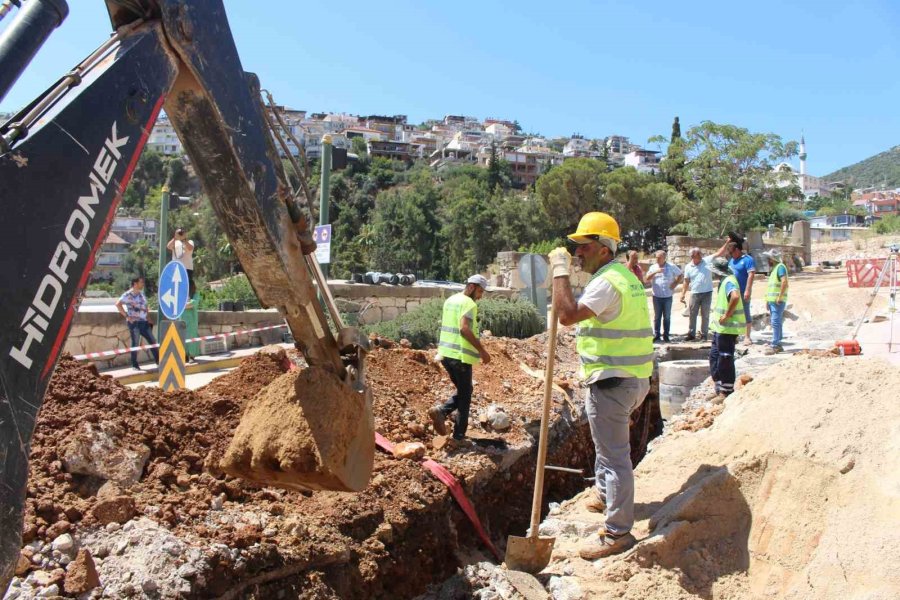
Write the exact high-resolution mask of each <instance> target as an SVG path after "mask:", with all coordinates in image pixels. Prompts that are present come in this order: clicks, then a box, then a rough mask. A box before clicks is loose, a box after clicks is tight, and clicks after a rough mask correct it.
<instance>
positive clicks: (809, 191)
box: [775, 135, 834, 200]
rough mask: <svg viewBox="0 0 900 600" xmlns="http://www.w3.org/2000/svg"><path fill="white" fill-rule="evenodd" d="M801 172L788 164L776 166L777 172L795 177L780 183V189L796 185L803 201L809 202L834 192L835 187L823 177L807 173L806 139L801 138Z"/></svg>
mask: <svg viewBox="0 0 900 600" xmlns="http://www.w3.org/2000/svg"><path fill="white" fill-rule="evenodd" d="M799 158H800V171H799V172H798V171H797V170H796V169H795V168H794V166H793V165H791V164H790V163H787V162H783V163H779V164H778V165H776V166H775V170H776V171H784V172H786V173H789V174H791V175H792V176H793V177H792V178H791V179H789V180H788V181H784V182H781V183H779V186H780V187H786V186H788V185H791V183H793V184H796V185H797V187H799V188H800V193H801V194H803V199H804V200H808V199H810V198H813V197H815V196H827V195H828V194H830V193H831V192H832V190H834V185H832V184H830V183H828V182H827V181H825V180H824V179H822V178H821V177H815V176H813V175H809V174H808V173H807V171H806V139H805V137H804V136H802V135H801V136H800V156H799Z"/></svg>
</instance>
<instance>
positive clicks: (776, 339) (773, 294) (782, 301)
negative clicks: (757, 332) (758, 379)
mask: <svg viewBox="0 0 900 600" xmlns="http://www.w3.org/2000/svg"><path fill="white" fill-rule="evenodd" d="M763 256H764V257H765V258H766V260H768V261H769V281H768V283H767V284H766V304H767V305H768V307H769V320H770V321H771V323H772V343H771V344H770V345H769V346H768V347H767V348H766V350H765V353H766V354H775V353H777V352H784V348H783V347H782V346H781V339H782V337H783V335H784V329H783V327H784V308H785V306H787V297H788V270H787V267H786V266H785V265H784V262H782V260H781V250H779V249H778V248H772V249H771V250H767V251H766V252H763Z"/></svg>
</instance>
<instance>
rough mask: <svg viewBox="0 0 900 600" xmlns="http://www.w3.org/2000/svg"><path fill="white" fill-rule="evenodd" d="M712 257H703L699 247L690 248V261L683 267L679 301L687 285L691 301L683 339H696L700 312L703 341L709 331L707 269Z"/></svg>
mask: <svg viewBox="0 0 900 600" xmlns="http://www.w3.org/2000/svg"><path fill="white" fill-rule="evenodd" d="M711 260H712V257H711V256H710V257H707V258H705V259H704V258H703V253H702V252H700V248H691V262H689V263H688V264H687V265H686V266H685V267H684V285H682V286H681V303H682V304H685V300H684V296H685V294H686V293H687V290H688V287H690V289H691V303H690V305H689V307H688V310H689V314H690V317H689V319H688V334H687V337H686V338H684V339H685V341H688V342H690V341H693V340H696V339H697V335H696V333H697V315H698V313H699V314H700V340H701V341H705V340H706V336H707V334H708V333H709V307H710V305H711V304H712V295H713V280H712V272H710V270H709V262H710V261H711Z"/></svg>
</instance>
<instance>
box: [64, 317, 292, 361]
mask: <svg viewBox="0 0 900 600" xmlns="http://www.w3.org/2000/svg"><path fill="white" fill-rule="evenodd" d="M282 327H287V323H282V324H281V325H269V326H267V327H255V328H253V329H244V330H242V331H232V332H229V333H216V334H213V335H202V336H200V337H194V338H188V339H186V340H184V343H185V344H188V343H190V342H199V341H202V340H214V339H219V338H221V339H225V338H227V337H228V336H231V335H241V334H244V333H256V332H257V331H268V330H270V329H281V328H282ZM153 348H159V344H144V345H143V346H132V347H131V348H116V349H115V350H104V351H103V352H88V353H87V354H78V355H77V356H73V357H72V358H74V359H75V360H94V359H97V358H109V357H110V356H119V355H120V354H128V353H129V352H137V351H138V350H151V349H153Z"/></svg>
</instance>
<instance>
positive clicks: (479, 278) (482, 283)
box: [466, 275, 488, 290]
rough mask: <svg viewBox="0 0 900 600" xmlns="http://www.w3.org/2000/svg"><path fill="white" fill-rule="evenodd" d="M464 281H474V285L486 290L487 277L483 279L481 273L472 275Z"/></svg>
mask: <svg viewBox="0 0 900 600" xmlns="http://www.w3.org/2000/svg"><path fill="white" fill-rule="evenodd" d="M466 283H474V284H475V285H480V286H481V289H483V290H486V289H487V285H488V284H487V279H485V278H484V276H482V275H472V276H471V277H469V278H468V279H466Z"/></svg>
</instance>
